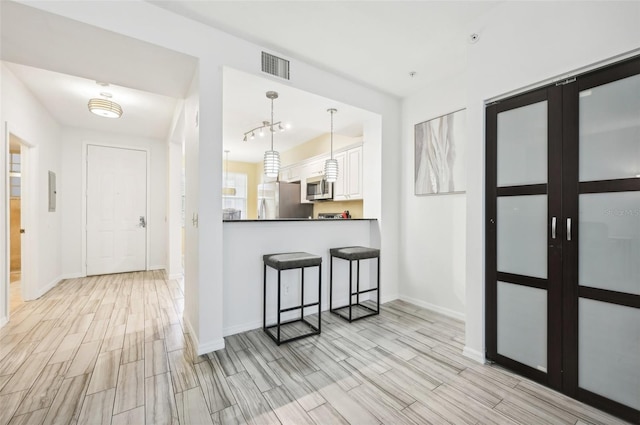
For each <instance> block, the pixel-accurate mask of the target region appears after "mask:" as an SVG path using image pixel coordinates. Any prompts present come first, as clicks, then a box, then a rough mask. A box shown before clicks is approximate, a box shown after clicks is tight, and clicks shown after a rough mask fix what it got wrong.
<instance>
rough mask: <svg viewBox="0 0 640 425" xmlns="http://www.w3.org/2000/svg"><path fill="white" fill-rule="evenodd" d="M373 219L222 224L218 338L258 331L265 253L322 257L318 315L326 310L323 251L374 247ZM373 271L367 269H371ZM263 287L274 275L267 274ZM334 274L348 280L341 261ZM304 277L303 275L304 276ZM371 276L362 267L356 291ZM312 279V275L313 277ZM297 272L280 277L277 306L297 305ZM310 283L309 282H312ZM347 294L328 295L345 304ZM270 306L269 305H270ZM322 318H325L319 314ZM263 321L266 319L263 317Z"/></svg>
mask: <svg viewBox="0 0 640 425" xmlns="http://www.w3.org/2000/svg"><path fill="white" fill-rule="evenodd" d="M378 224H379V223H378V220H377V219H275V220H225V221H224V224H223V249H224V253H223V256H224V263H223V264H224V270H223V279H224V284H223V298H224V306H225V308H224V316H223V321H224V322H223V333H224V335H225V336H226V335H232V334H236V333H239V332H244V331H247V330H251V329H257V328H261V327H262V284H263V276H262V273H263V263H262V258H263V255H265V254H274V253H282V252H301V251H304V252H308V253H311V254H314V255H318V256H321V257H322V275H321V277H322V295H321V306H322V310H323V311H325V310H328V308H329V258H330V257H329V249H331V248H337V247H345V246H356V245H359V246H368V247H376V248H379V246H380V231H379V226H378ZM372 267H373V265H372ZM268 273H274V274H273V275H272V274H268V275H267V277H268V280H269V282H276V279H277V277H276V276H277V275H276V274H275V273H276V272H275V271H273V270H269V271H268ZM334 273H340V276H348V273H349V266H348V263H347V262H342V261H338V262H334ZM305 276H306V274H305ZM375 276H376V273H375V270H372V269H371V267H369V266H368V265H367V266H366V267H362V270H361V282H362V285H361V286H362V287H363V288H366V287H369V285H371V287H375V282H371V279H374V278H375ZM314 279H315V276H314ZM299 281H300V272H299V271H298V272H297V273H296V272H294V271H290V272H285V273H283V275H282V287H283V290H282V292H283V298H282V303H283V306H284V307H286V306H287V305H291V306H293V305H296V304H299V300H300V293H299V292H298V288H299V286H300V285H299ZM314 281H315V280H314ZM347 299H348V291H347V290H345V291H344V293H343V294H341V293H338V294H335V293H334V303H335V302H336V300H338V301H337V303H338V304H339V305H341V304H340V303H342V304H346V302H347ZM272 302H275V301H274V300H272ZM324 314H329V313H328V312H325V313H324ZM267 320H268V321H269V320H270V318H269V317H268V318H267Z"/></svg>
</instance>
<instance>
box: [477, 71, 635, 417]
mask: <svg viewBox="0 0 640 425" xmlns="http://www.w3.org/2000/svg"><path fill="white" fill-rule="evenodd" d="M486 161H487V174H486V218H487V223H486V241H487V242H486V243H487V245H486V281H485V287H486V347H487V352H486V356H487V359H489V360H491V361H495V362H497V363H499V364H502V365H504V366H506V367H509V368H511V369H513V370H515V371H517V372H518V373H520V374H522V375H524V376H527V377H529V378H531V379H534V380H536V381H538V382H540V383H543V384H545V385H548V386H550V387H552V388H555V389H557V390H559V391H562V392H564V393H565V394H567V395H570V396H572V397H574V398H577V399H580V400H582V401H585V402H587V403H589V404H592V405H594V406H596V407H599V408H602V409H604V410H607V411H609V412H612V413H614V414H616V415H618V416H620V417H623V418H626V419H628V420H632V421H638V422H640V413H639V411H640V58H633V59H630V60H627V61H624V62H621V63H618V64H615V65H611V66H609V67H607V68H604V69H599V70H596V71H593V72H590V73H587V74H583V75H579V76H577V77H575V78H572V79H568V80H566V81H564V82H561V83H559V84H557V85H552V86H548V87H543V88H540V89H537V90H535V91H531V92H528V93H525V94H522V95H518V96H516V97H513V98H509V99H506V100H502V101H500V102H498V103H495V104H492V105H489V106H487V109H486Z"/></svg>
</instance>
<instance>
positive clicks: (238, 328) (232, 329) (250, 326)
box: [222, 320, 262, 336]
mask: <svg viewBox="0 0 640 425" xmlns="http://www.w3.org/2000/svg"><path fill="white" fill-rule="evenodd" d="M261 327H262V320H256V321H253V322H247V323H242V324H239V325H234V326H229V327H228V328H224V329H222V335H224V336H229V335H235V334H239V333H241V332H246V331H252V330H254V329H260V328H261Z"/></svg>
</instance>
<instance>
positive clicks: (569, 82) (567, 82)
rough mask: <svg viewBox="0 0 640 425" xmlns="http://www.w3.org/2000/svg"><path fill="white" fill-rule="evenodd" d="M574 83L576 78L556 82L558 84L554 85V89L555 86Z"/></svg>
mask: <svg viewBox="0 0 640 425" xmlns="http://www.w3.org/2000/svg"><path fill="white" fill-rule="evenodd" d="M574 81H576V77H573V78H567V79H566V80H563V81H558V82H557V83H556V87H557V86H566V85H567V84H571V83H573V82H574Z"/></svg>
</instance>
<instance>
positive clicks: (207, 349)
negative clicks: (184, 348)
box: [182, 316, 224, 356]
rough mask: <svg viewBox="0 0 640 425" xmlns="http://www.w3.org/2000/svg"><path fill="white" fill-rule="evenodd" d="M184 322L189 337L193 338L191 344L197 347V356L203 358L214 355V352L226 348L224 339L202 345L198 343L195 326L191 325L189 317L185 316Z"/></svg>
mask: <svg viewBox="0 0 640 425" xmlns="http://www.w3.org/2000/svg"><path fill="white" fill-rule="evenodd" d="M182 320H183V323H184V327H185V328H187V336H188V337H189V338H191V342H192V343H193V346H194V347H196V354H197V355H199V356H202V355H204V354H207V353H212V352H214V351H218V350H222V349H223V348H224V338H220V339H218V340H214V341H209V342H207V343H205V344H201V343H200V341H198V337H197V336H196V333H195V332H194V331H193V326H191V323H190V322H189V319H187V316H183V317H182Z"/></svg>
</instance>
